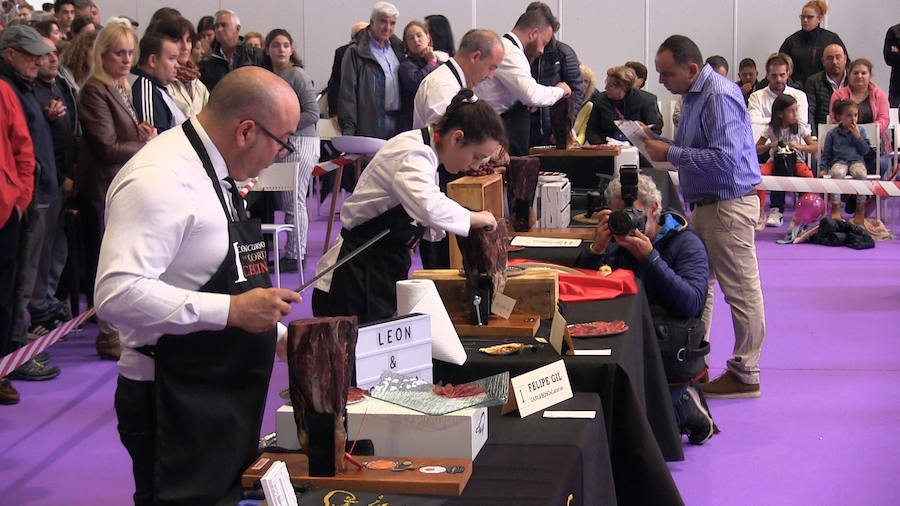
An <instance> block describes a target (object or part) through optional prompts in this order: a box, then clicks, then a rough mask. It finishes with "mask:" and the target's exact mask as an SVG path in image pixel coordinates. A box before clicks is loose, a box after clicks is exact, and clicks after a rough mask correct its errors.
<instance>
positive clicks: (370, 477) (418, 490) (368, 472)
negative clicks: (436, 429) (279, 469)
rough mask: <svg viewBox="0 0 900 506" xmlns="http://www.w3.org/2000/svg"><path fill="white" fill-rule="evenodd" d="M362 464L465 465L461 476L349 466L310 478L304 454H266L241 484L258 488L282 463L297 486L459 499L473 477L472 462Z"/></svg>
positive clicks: (415, 459)
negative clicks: (270, 470)
mask: <svg viewBox="0 0 900 506" xmlns="http://www.w3.org/2000/svg"><path fill="white" fill-rule="evenodd" d="M356 459H357V460H358V461H359V462H360V463H365V462H369V461H372V460H392V461H395V462H398V461H399V462H402V461H404V460H409V461H412V462H413V464H414V465H415V466H417V467H421V466H442V467H445V468H450V466H462V467H463V469H464V470H463V472H462V473H459V474H448V473H438V474H426V473H421V472H419V471H413V470H407V471H402V472H401V471H391V470H372V469H367V468H362V469H359V470H358V469H356V467H355V466H353V465H350V464H348V469H347V472H344V473H341V474H338V475H335V476H328V477H317V476H309V460H308V459H307V458H306V455H304V454H302V453H269V452H263V454H262V455H260V456H259V457H258V458H257V459H256V461H254V462H253V464H251V465H250V467H249V468H247V470H246V471H244V474H243V476H241V485H243V487H244V488H246V489H252V488H255V486H256V483H257V482H258V481H259V479H260V478H262V476H263V475H264V474H266V471H267V470H268V469H269V466H271V465H272V463H274V462H275V461H278V460H281V461H284V463H285V464H286V465H287V469H288V474H289V475H290V477H291V483H293V484H294V485H301V486H302V485H307V484H309V485H312V486H313V487H316V488H331V489H344V490H356V491H359V492H377V493H385V494H412V495H446V496H459V495H461V494H462V492H463V489H465V488H466V483H468V482H469V478H470V477H471V476H472V461H471V460H470V459H451V458H433V457H356Z"/></svg>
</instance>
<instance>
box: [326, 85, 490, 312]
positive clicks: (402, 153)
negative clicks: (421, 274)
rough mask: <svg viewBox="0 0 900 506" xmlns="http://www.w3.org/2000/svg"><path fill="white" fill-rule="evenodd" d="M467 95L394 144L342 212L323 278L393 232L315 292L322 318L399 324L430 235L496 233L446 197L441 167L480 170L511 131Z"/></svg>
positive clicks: (482, 216)
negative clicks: (415, 255) (401, 290)
mask: <svg viewBox="0 0 900 506" xmlns="http://www.w3.org/2000/svg"><path fill="white" fill-rule="evenodd" d="M472 97H473V94H472V90H468V89H464V90H461V91H460V92H459V93H458V94H457V95H456V96H455V97H454V98H453V100H452V101H451V102H450V105H449V106H448V107H447V111H446V112H445V113H444V116H443V117H442V118H441V120H440V121H439V122H438V123H437V124H436V125H433V126H429V127H425V128H422V129H421V130H412V131H409V132H405V133H402V134H399V135H397V136H395V137H394V138H392V139H391V140H389V141H388V142H387V143H386V144H385V145H384V146H383V147H382V148H381V149H380V150H379V151H378V153H377V154H376V155H375V157H374V158H373V159H372V161H371V162H370V163H369V165H368V167H366V170H365V171H364V172H363V173H362V176H361V177H360V179H359V182H358V183H357V185H356V189H355V190H354V192H353V194H352V195H351V196H350V197H349V198H348V199H347V200H346V201H345V202H344V206H343V208H342V210H341V222H342V224H343V229H342V230H341V237H340V239H338V241H337V243H335V245H334V246H332V248H331V249H329V250H328V252H327V253H326V254H325V255H323V256H322V258H321V260H319V264H318V265H317V266H316V271H317V272H322V271H323V270H324V269H326V268H327V267H329V266H331V265H333V264H334V263H336V262H337V261H338V260H340V259H341V258H343V257H345V256H347V255H348V254H350V253H351V252H353V251H354V250H355V249H356V248H358V247H359V246H360V245H362V244H363V243H365V242H366V241H367V240H369V239H370V238H372V237H374V236H376V235H378V234H379V233H380V232H382V231H383V230H385V229H389V230H390V233H389V234H388V235H387V236H386V237H384V238H382V239H380V240H379V241H378V243H377V244H374V245H372V246H371V247H370V248H369V249H368V250H366V252H365V253H364V254H361V255H359V256H356V257H354V258H353V259H352V260H350V261H349V262H347V263H346V264H344V265H342V266H341V267H338V268H337V269H335V270H334V272H333V273H331V275H330V276H324V277H322V279H320V280H319V282H318V283H317V284H316V289H315V290H314V291H313V300H312V306H313V314H315V315H316V316H338V315H356V316H358V317H359V322H360V323H367V322H371V321H375V320H380V319H384V318H388V317H390V316H392V315H393V314H394V313H395V312H396V310H397V295H396V288H395V285H396V282H397V281H400V280H402V279H406V278H407V276H408V274H409V267H410V253H411V251H412V250H413V249H414V248H415V246H416V244H417V243H418V241H419V239H421V238H422V236H423V235H424V234H426V233H428V235H429V239H430V240H438V239H440V238H441V237H442V236H443V235H444V233H445V231H447V232H452V233H454V234H456V235H459V236H468V234H469V229H470V228H485V227H493V226H496V224H497V221H496V219H495V218H494V216H493V215H492V214H491V213H490V212H489V211H478V212H475V211H469V210H467V209H466V208H464V207H462V206H461V205H459V204H458V203H456V202H454V201H453V200H451V199H450V198H448V197H447V196H446V195H444V194H443V193H441V191H440V188H439V187H438V181H437V168H438V165H441V164H443V165H444V167H445V168H446V170H447V172H449V173H451V174H456V173H459V172H465V171H468V170H472V169H475V168H477V167H478V166H480V165H481V164H482V163H483V162H484V161H485V160H486V159H487V158H488V157H490V155H491V153H494V152H495V151H496V150H497V147H498V146H499V145H500V144H501V143H502V142H504V140H505V139H504V138H505V132H504V129H503V123H502V122H501V121H500V117H499V116H498V115H497V113H496V112H494V110H493V109H492V108H491V107H490V106H489V105H488V104H487V103H486V102H484V101H480V100H479V101H472Z"/></svg>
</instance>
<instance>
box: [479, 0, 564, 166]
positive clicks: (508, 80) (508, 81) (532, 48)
mask: <svg viewBox="0 0 900 506" xmlns="http://www.w3.org/2000/svg"><path fill="white" fill-rule="evenodd" d="M529 7H530V8H529V9H528V10H527V11H525V13H524V14H522V15H521V16H519V20H518V21H516V25H515V26H514V27H513V29H512V31H510V32H507V33H505V34H504V35H503V40H502V42H503V50H504V55H503V62H502V63H501V64H500V67H499V68H498V69H497V72H496V74H494V79H491V80H489V81H485V82H483V83H481V84H480V85H478V86H476V87H475V93H476V94H477V95H478V97H479V98H481V99H482V100H485V101H486V102H487V103H489V104H491V106H492V107H493V108H494V110H495V111H497V114H499V115H500V117H501V118H502V119H503V125H504V126H505V127H506V135H507V137H508V139H509V154H510V155H512V156H525V155H527V154H528V141H529V137H530V135H531V121H530V116H529V111H528V108H529V107H546V106H550V105H553V104H555V103H556V102H557V101H559V99H561V98H563V97H568V96H569V95H571V94H572V90H571V89H570V88H569V85H567V84H566V83H562V82H560V83H556V86H542V85H540V84H538V82H537V81H535V79H534V77H532V76H531V65H530V64H529V61H530V60H533V59H534V58H537V57H538V56H540V55H541V54H542V53H543V52H544V46H546V45H547V43H548V42H550V39H551V38H552V37H553V34H554V33H555V32H556V31H557V30H558V29H559V21H557V20H556V17H555V16H554V15H553V13H552V12H550V7H547V5H546V4H539V3H537V2H532V4H531V5H529Z"/></svg>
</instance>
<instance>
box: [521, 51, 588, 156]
mask: <svg viewBox="0 0 900 506" xmlns="http://www.w3.org/2000/svg"><path fill="white" fill-rule="evenodd" d="M531 76H532V77H534V80H535V81H537V82H538V84H542V85H544V86H555V85H556V83H559V82H563V83H566V84H568V85H569V88H571V89H572V97H573V98H574V100H575V104H574V108H573V116H572V117H571V118H569V119H570V120H571V121H572V122H573V123H574V122H575V117H574V116H575V115H577V114H578V111H580V110H581V105H582V104H583V103H584V81H583V79H582V77H581V67H580V66H579V65H578V55H576V54H575V50H574V49H572V47H571V46H569V45H568V44H566V43H565V42H560V41H558V40H556V37H554V38H552V39H550V42H548V43H547V46H546V47H544V54H542V55H541V57H540V58H537V59H535V60H534V61H533V62H531ZM552 133H553V125H552V122H551V120H550V107H541V108H540V109H538V110H537V111H535V112H533V113H532V114H531V139H530V141H529V142H530V143H531V145H532V146H543V145H547V144H550V134H552Z"/></svg>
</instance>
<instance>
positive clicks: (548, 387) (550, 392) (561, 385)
mask: <svg viewBox="0 0 900 506" xmlns="http://www.w3.org/2000/svg"><path fill="white" fill-rule="evenodd" d="M509 389H510V396H509V397H510V399H509V401H508V402H507V403H506V405H505V406H503V409H502V410H501V412H502V413H503V414H507V413H510V412H512V411H514V410H515V409H518V410H519V416H520V417H522V418H525V417H526V416H528V415H530V414H532V413H536V412H538V411H540V410H542V409H546V408H549V407H550V406H553V405H555V404H558V403H560V402H562V401H564V400H566V399H570V398H572V386H571V385H570V384H569V373H568V372H566V363H565V362H563V361H562V360H557V361H556V362H553V363H552V364H547V365H545V366H543V367H539V368H537V369H535V370H533V371H530V372H527V373H525V374H522V375H520V376H516V377H515V378H511V379H510V381H509Z"/></svg>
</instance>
